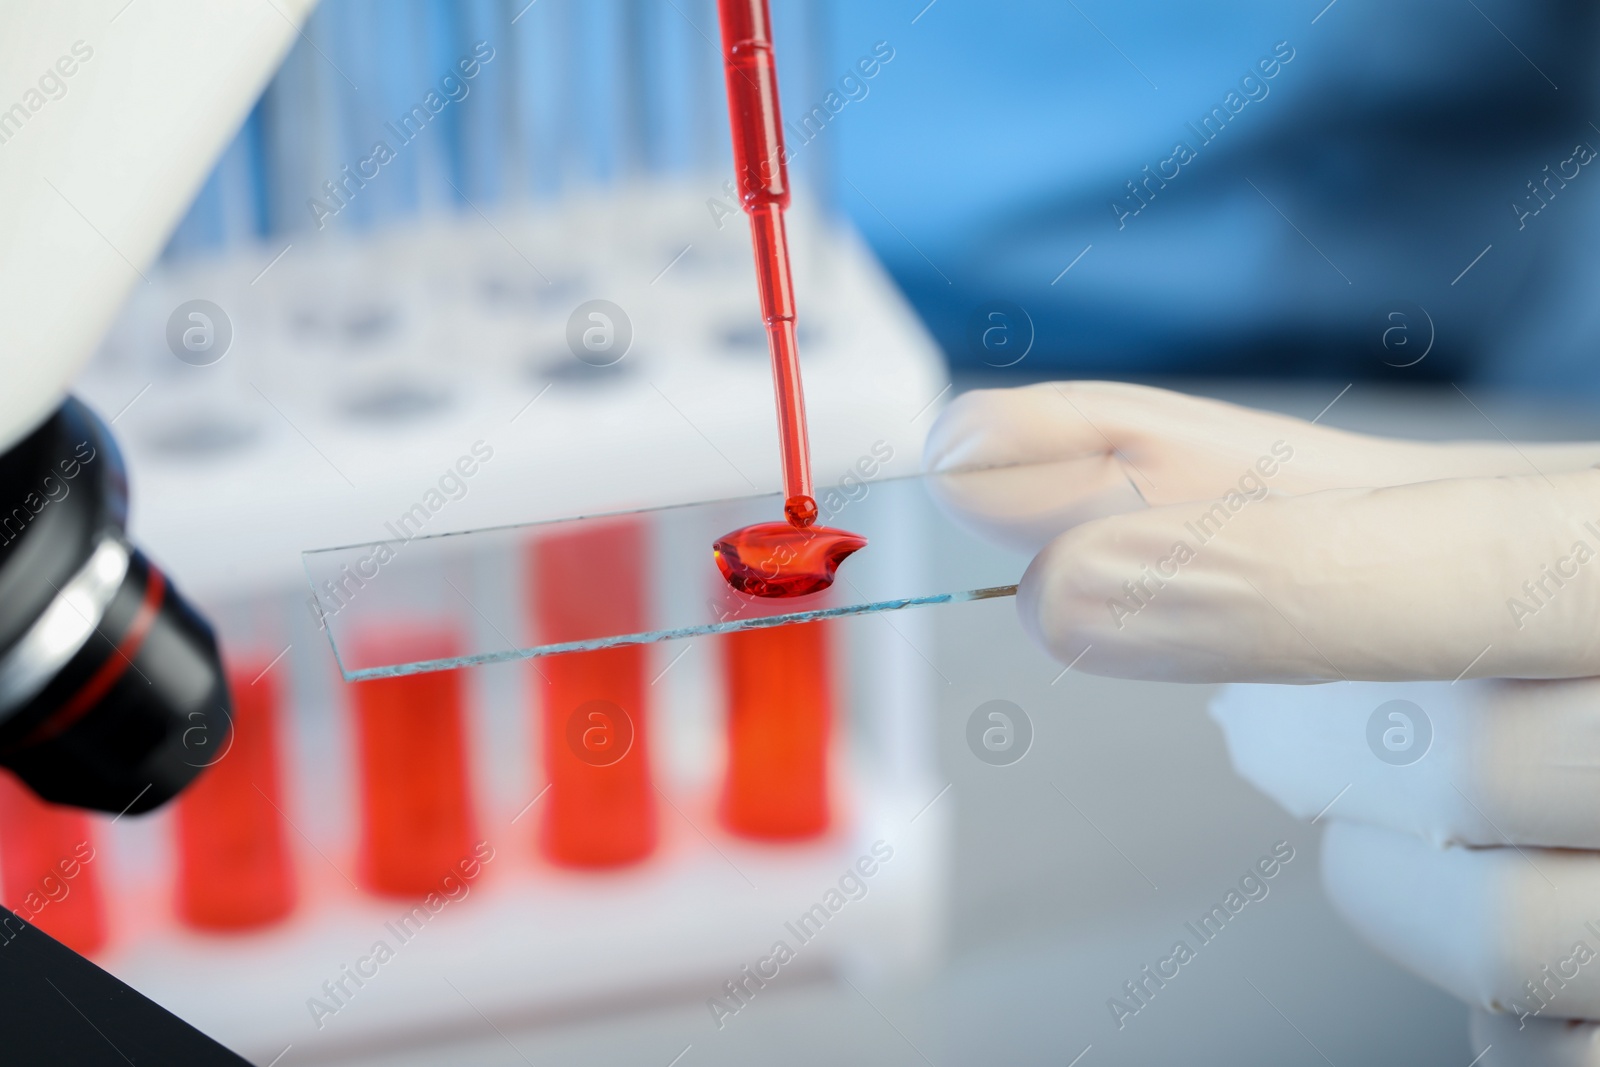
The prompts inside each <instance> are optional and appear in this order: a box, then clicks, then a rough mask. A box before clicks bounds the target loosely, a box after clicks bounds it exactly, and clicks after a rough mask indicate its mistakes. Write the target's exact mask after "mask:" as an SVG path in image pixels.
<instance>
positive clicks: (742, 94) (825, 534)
mask: <svg viewBox="0 0 1600 1067" xmlns="http://www.w3.org/2000/svg"><path fill="white" fill-rule="evenodd" d="M717 7H718V14H719V18H720V21H721V25H722V58H723V70H724V73H725V75H726V77H727V82H728V123H729V127H730V132H731V133H732V137H733V169H734V179H735V181H737V183H738V186H739V199H740V202H741V203H742V204H743V205H744V209H745V211H746V212H747V213H748V214H749V216H750V236H751V242H752V244H753V245H754V249H755V263H756V285H757V288H758V290H759V292H760V296H761V317H762V321H763V322H764V323H765V324H766V328H767V346H768V348H769V349H770V350H771V353H772V384H773V391H774V394H775V396H776V400H777V407H778V446H779V449H780V451H781V452H782V455H783V494H784V504H783V515H784V518H785V520H787V528H786V527H785V525H784V524H783V523H776V522H771V523H760V524H758V525H756V526H749V527H745V528H744V529H742V530H735V531H733V532H732V533H730V534H727V535H725V536H724V537H722V538H721V539H719V540H718V541H717V543H716V545H715V547H714V549H713V551H714V553H715V556H716V562H717V566H718V568H719V569H720V570H721V571H722V575H723V577H724V578H725V579H727V581H728V584H729V585H731V586H733V587H734V588H735V589H737V590H739V591H740V592H743V593H749V594H751V595H753V596H763V597H789V596H803V595H805V594H807V593H813V592H817V591H819V590H822V589H826V588H827V587H828V586H829V585H831V584H832V583H833V575H834V568H835V567H837V566H838V564H839V562H840V561H841V560H843V559H844V558H845V557H846V556H848V555H850V554H851V553H852V552H855V551H857V550H858V549H860V548H862V547H864V546H865V545H866V540H865V539H864V538H861V537H858V536H856V535H855V534H849V533H845V532H844V531H842V530H829V529H826V528H824V527H813V524H814V523H815V522H816V521H817V502H816V498H815V495H814V494H813V492H812V488H811V445H810V442H809V441H808V439H807V434H806V402H805V392H804V390H803V389H802V388H801V384H800V349H799V345H798V342H797V341H796V338H795V300H794V276H793V274H792V272H791V271H790V268H789V237H788V232H787V230H786V229H785V227H784V220H783V213H784V210H785V209H786V208H788V206H789V199H790V189H789V172H788V167H787V164H786V162H785V159H786V156H785V152H784V147H783V118H782V115H781V114H780V112H779V109H778V73H777V65H776V63H775V61H774V59H773V52H772V16H771V14H770V12H769V11H768V10H767V0H718V4H717ZM819 542H820V544H819ZM774 546H777V549H778V551H774V550H773V549H774Z"/></svg>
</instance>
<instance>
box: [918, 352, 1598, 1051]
mask: <svg viewBox="0 0 1600 1067" xmlns="http://www.w3.org/2000/svg"><path fill="white" fill-rule="evenodd" d="M1051 459H1066V460H1068V462H1066V463H1058V464H1053V465H1052V466H1051V467H1050V468H1048V470H1046V471H1043V472H1040V473H1035V474H1029V473H1026V472H1022V471H1017V472H1013V473H1011V474H1008V475H1007V476H1006V479H1005V483H1006V484H1003V485H1001V486H1000V487H999V488H998V489H995V490H991V491H987V492H984V493H975V492H972V491H970V490H963V491H961V492H960V493H955V492H951V493H948V494H947V497H946V503H947V505H948V506H949V507H950V508H951V509H952V512H953V513H954V514H955V515H956V516H957V517H958V519H960V520H961V521H963V522H965V523H967V524H968V525H970V526H972V527H973V528H975V529H977V530H980V531H981V532H983V533H985V534H987V535H989V536H991V537H994V538H996V539H997V540H1001V541H1004V542H1006V543H1009V544H1012V545H1021V546H1025V547H1029V548H1034V549H1039V550H1040V551H1039V554H1038V556H1037V557H1036V558H1035V560H1034V561H1033V563H1032V565H1031V566H1030V567H1029V568H1028V571H1027V574H1026V575H1025V576H1024V578H1023V581H1022V584H1021V588H1020V590H1019V593H1018V598H1017V601H1018V610H1019V612H1020V613H1021V616H1022V619H1023V623H1024V625H1025V627H1026V628H1027V629H1028V630H1029V631H1030V632H1031V633H1032V634H1033V635H1034V636H1035V637H1036V638H1037V639H1038V640H1039V641H1040V642H1041V643H1042V644H1043V645H1044V646H1045V647H1046V648H1047V649H1048V650H1050V651H1051V652H1052V653H1053V654H1054V655H1056V656H1057V657H1058V658H1060V659H1062V660H1065V661H1072V660H1074V659H1078V657H1079V656H1081V657H1082V658H1081V659H1078V669H1080V670H1088V671H1091V672H1094V673H1100V674H1109V675H1114V676H1118V677H1137V678H1157V679H1163V680H1168V681H1182V682H1218V681H1255V682H1295V683H1304V682H1317V681H1331V682H1334V684H1331V685H1323V686H1306V685H1293V686H1290V685H1271V686H1264V685H1254V686H1235V687H1230V688H1229V689H1228V690H1226V691H1224V693H1223V695H1222V696H1221V697H1220V698H1219V699H1218V700H1217V702H1216V703H1215V705H1214V707H1213V715H1214V716H1215V718H1216V719H1217V721H1218V722H1219V723H1220V724H1221V725H1222V727H1223V730H1224V732H1225V734H1226V736H1227V740H1228V745H1229V749H1230V752H1231V753H1232V755H1233V759H1234V763H1235V766H1236V767H1237V768H1238V769H1239V771H1240V772H1241V773H1242V774H1243V775H1244V776H1245V777H1246V778H1248V779H1249V780H1250V781H1252V782H1253V783H1255V784H1256V785H1257V786H1259V787H1260V788H1261V789H1263V790H1264V791H1266V792H1267V793H1268V794H1269V795H1271V796H1273V797H1274V798H1275V799H1277V800H1278V801H1279V802H1280V803H1282V804H1283V805H1284V806H1285V807H1286V808H1288V809H1289V810H1290V811H1291V812H1293V813H1295V814H1297V815H1300V816H1302V817H1305V818H1309V819H1319V820H1320V821H1325V822H1327V823H1329V827H1328V830H1327V832H1326V834H1325V836H1324V844H1323V872H1324V880H1325V883H1326V886H1327V889H1328V892H1329V894H1330V896H1331V897H1332V899H1333V901H1334V903H1335V905H1336V907H1337V908H1338V909H1339V911H1340V912H1341V914H1343V915H1344V916H1345V917H1346V919H1347V920H1348V921H1349V922H1350V924H1351V925H1352V926H1354V927H1355V928H1356V929H1357V930H1358V931H1359V932H1360V933H1361V934H1362V935H1363V936H1365V937H1366V938H1367V939H1368V940H1369V941H1370V942H1371V943H1372V944H1373V945H1374V946H1375V947H1376V948H1378V949H1379V950H1380V951H1382V952H1384V953H1386V954H1387V955H1389V956H1390V957H1391V958H1393V959H1395V960H1397V961H1398V962H1400V963H1401V964H1403V965H1405V966H1407V967H1409V968H1410V969H1412V970H1413V971H1415V972H1417V973H1419V974H1421V975H1423V976H1425V977H1427V978H1429V979H1431V980H1432V981H1434V982H1436V983H1437V984H1439V985H1440V986H1442V987H1444V988H1445V989H1448V990H1450V991H1451V992H1453V993H1455V994H1456V995H1457V996H1460V997H1461V998H1463V999H1465V1000H1466V1001H1468V1002H1469V1003H1471V1004H1473V1005H1475V1006H1476V1007H1478V1008H1479V1009H1480V1012H1479V1013H1478V1014H1477V1015H1475V1018H1474V1023H1473V1039H1474V1042H1475V1045H1474V1049H1473V1052H1474V1054H1476V1053H1477V1052H1479V1051H1481V1050H1482V1049H1483V1048H1484V1046H1486V1045H1490V1044H1493V1046H1494V1048H1493V1050H1492V1051H1491V1052H1489V1053H1488V1054H1487V1055H1486V1056H1484V1058H1483V1059H1482V1060H1480V1061H1479V1062H1480V1063H1481V1064H1493V1063H1516V1064H1596V1065H1600V1037H1597V1033H1596V1027H1595V1026H1593V1025H1590V1024H1583V1025H1578V1026H1573V1025H1570V1024H1568V1023H1566V1022H1565V1021H1564V1020H1569V1019H1600V854H1597V853H1594V852H1586V851H1557V850H1576V849H1600V713H1597V710H1596V709H1597V707H1600V682H1597V681H1596V680H1595V679H1592V678H1589V677H1587V676H1588V675H1591V674H1596V673H1600V625H1597V620H1600V471H1592V470H1589V469H1588V468H1589V467H1590V466H1591V465H1592V464H1595V463H1597V462H1600V445H1596V444H1588V445H1560V446H1550V445H1531V444H1524V445H1511V444H1481V443H1473V444H1455V443H1450V444H1426V443H1419V442H1402V441H1393V440H1385V439H1381V438H1372V437H1365V436H1361V435H1356V434H1349V433H1344V432H1341V431H1337V430H1332V429H1329V428H1326V427H1320V426H1315V425H1311V424H1308V423H1305V422H1301V421H1299V420H1295V419H1289V418H1285V417H1282V416H1277V415H1267V414H1263V413H1259V412H1253V411H1249V410H1246V409H1242V408H1238V407H1234V406H1231V405H1227V404H1221V403H1217V402H1214V401H1206V400H1198V399H1193V398H1189V397H1184V396H1179V395H1177V394H1173V393H1168V392H1164V391H1162V390H1156V389H1148V388H1142V387H1137V386H1128V385H1119V384H1113V383H1101V382H1078V383H1059V384H1045V385H1038V386H1030V387H1027V388H1024V389H1016V390H1008V391H985V392H976V393H969V394H966V395H964V396H962V397H960V398H958V399H957V400H956V401H955V402H954V403H953V404H952V405H951V406H950V408H949V409H948V410H947V411H946V412H945V413H944V415H943V416H942V417H941V419H940V420H939V422H938V423H937V424H936V425H935V427H934V428H933V430H932V432H931V433H930V436H929V439H928V445H927V451H926V462H927V465H928V466H929V468H931V469H941V468H943V469H948V468H952V467H957V466H972V465H987V464H996V463H1008V462H1018V461H1044V460H1051ZM1130 483H1131V487H1132V488H1136V489H1137V490H1138V494H1137V495H1141V496H1142V497H1143V499H1144V501H1145V502H1146V503H1147V504H1148V505H1149V506H1148V507H1145V508H1142V509H1141V510H1136V511H1130V512H1129V513H1127V514H1121V515H1113V516H1111V517H1099V516H1104V515H1106V514H1107V512H1108V511H1110V510H1113V508H1114V507H1115V506H1116V503H1117V501H1118V500H1119V499H1120V500H1121V501H1122V502H1124V505H1125V506H1126V504H1127V502H1128V501H1132V500H1133V499H1135V496H1136V495H1135V494H1134V493H1133V492H1132V491H1131V489H1130ZM1591 524H1592V525H1591ZM1524 583H1527V584H1526V585H1525V584H1524ZM1422 679H1433V680H1436V681H1432V682H1419V681H1417V680H1422ZM1473 679H1482V680H1478V681H1474V680H1473ZM1496 679H1524V680H1520V681H1507V680H1496ZM1528 679H1571V680H1565V681H1532V680H1528ZM1393 700H1403V701H1409V702H1411V704H1412V705H1414V706H1415V707H1414V708H1413V707H1407V706H1405V705H1394V706H1390V707H1387V708H1382V706H1383V705H1385V704H1387V703H1388V702H1389V701H1393ZM1380 708H1382V710H1381V711H1380ZM1417 709H1420V714H1419V713H1418V711H1417ZM1391 713H1398V714H1400V715H1401V716H1402V717H1401V718H1391ZM1374 718H1376V720H1377V721H1376V723H1375V724H1374V723H1373V720H1374ZM1408 731H1409V732H1408ZM1430 732H1431V741H1427V742H1426V747H1424V744H1425V742H1424V739H1425V737H1426V735H1427V734H1429V733H1430ZM1386 735H1387V740H1386ZM1408 743H1409V744H1410V745H1411V746H1413V747H1412V748H1411V749H1409V750H1407V747H1406V746H1407V744H1408ZM1417 753H1421V755H1420V758H1416V759H1415V761H1414V762H1410V763H1406V762H1404V761H1405V760H1406V759H1408V758H1411V757H1412V756H1414V755H1416V754H1417ZM1591 921H1592V922H1593V926H1592V927H1591V926H1589V925H1588V923H1589V922H1591ZM1580 945H1581V946H1582V947H1581V948H1580V947H1579V946H1580ZM1546 968H1548V969H1546ZM1541 988H1542V992H1539V993H1538V995H1537V996H1535V995H1534V994H1535V990H1539V989H1541ZM1535 1012H1537V1014H1534V1013H1535ZM1491 1013H1495V1014H1491Z"/></svg>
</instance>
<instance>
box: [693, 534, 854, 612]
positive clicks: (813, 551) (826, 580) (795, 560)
mask: <svg viewBox="0 0 1600 1067" xmlns="http://www.w3.org/2000/svg"><path fill="white" fill-rule="evenodd" d="M865 547H867V539H866V538H865V537H862V536H860V535H858V534H853V533H849V532H848V531H845V530H835V529H833V528H831V527H828V526H812V527H810V528H808V529H803V530H802V529H797V528H795V527H794V526H791V525H789V524H788V523H786V522H758V523H756V524H755V525H754V526H746V527H745V528H744V529H742V530H735V531H733V532H732V533H730V534H726V535H724V536H723V537H722V538H721V539H719V540H718V541H717V543H716V544H715V545H714V546H713V547H712V554H713V555H714V556H715V557H716V561H717V569H718V570H720V571H722V576H723V577H724V578H726V579H727V580H728V584H729V585H731V586H733V587H734V588H735V589H737V590H738V591H739V592H741V593H748V594H750V595H751V596H762V597H790V596H805V595H806V594H807V593H820V592H821V591H822V590H824V589H826V588H828V586H830V585H832V584H833V575H834V571H836V570H837V569H838V567H839V563H840V562H841V561H842V560H844V559H845V557H847V556H849V555H850V554H851V553H852V552H857V551H859V550H861V549H863V548H865Z"/></svg>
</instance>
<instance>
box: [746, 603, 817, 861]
mask: <svg viewBox="0 0 1600 1067" xmlns="http://www.w3.org/2000/svg"><path fill="white" fill-rule="evenodd" d="M723 641H724V644H723V659H724V670H725V673H726V677H727V694H728V764H727V770H726V772H725V776H724V778H723V790H722V821H723V824H724V825H725V826H727V827H728V829H730V830H732V831H733V832H734V833H737V834H742V835H744V836H746V837H757V838H768V839H777V840H793V839H796V838H805V837H812V836H815V835H817V834H820V833H822V832H823V831H825V830H826V829H827V828H828V822H829V804H828V777H829V774H828V763H829V760H828V752H829V735H830V733H831V730H832V722H833V681H832V671H831V669H830V654H829V648H828V624H827V623H825V622H808V623H799V624H795V625H790V626H775V627H764V628H760V629H754V630H739V631H736V632H734V633H730V634H728V635H727V636H726V637H725V638H724V639H723Z"/></svg>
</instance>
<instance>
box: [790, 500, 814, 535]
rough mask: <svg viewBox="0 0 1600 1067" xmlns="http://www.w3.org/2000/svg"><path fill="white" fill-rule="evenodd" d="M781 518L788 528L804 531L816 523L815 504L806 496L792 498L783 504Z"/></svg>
mask: <svg viewBox="0 0 1600 1067" xmlns="http://www.w3.org/2000/svg"><path fill="white" fill-rule="evenodd" d="M783 517H784V518H786V519H788V520H789V525H790V526H798V527H800V528H801V529H805V528H806V527H807V526H810V525H811V524H812V523H814V522H816V521H817V502H816V501H815V500H813V499H811V498H810V497H808V496H792V497H790V498H789V499H788V500H785V501H784V502H783Z"/></svg>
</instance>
